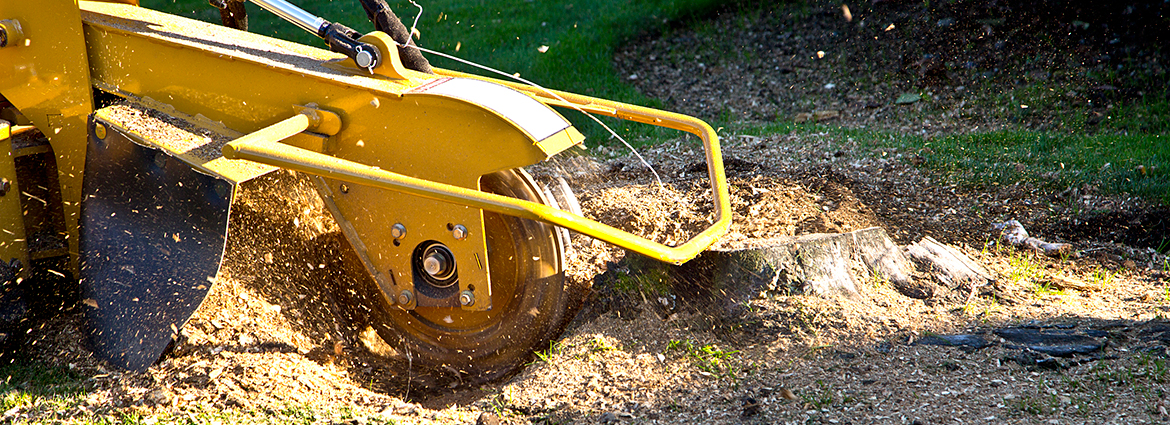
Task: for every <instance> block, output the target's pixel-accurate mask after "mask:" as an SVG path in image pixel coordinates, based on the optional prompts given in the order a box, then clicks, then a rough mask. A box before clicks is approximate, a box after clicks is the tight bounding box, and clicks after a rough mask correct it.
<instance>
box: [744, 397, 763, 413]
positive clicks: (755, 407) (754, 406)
mask: <svg viewBox="0 0 1170 425" xmlns="http://www.w3.org/2000/svg"><path fill="white" fill-rule="evenodd" d="M739 401H740V403H742V404H743V412H741V413H740V416H742V417H745V418H746V417H751V416H755V415H757V414H759V413H760V403H759V402H757V401H756V399H754V398H752V397H749V396H743V397H742V398H740V399H739Z"/></svg>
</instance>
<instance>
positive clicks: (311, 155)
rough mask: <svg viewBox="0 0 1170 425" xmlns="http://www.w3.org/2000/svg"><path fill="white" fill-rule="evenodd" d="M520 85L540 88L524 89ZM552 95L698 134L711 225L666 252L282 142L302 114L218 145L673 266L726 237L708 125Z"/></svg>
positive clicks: (727, 216) (591, 226) (527, 206)
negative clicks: (532, 224)
mask: <svg viewBox="0 0 1170 425" xmlns="http://www.w3.org/2000/svg"><path fill="white" fill-rule="evenodd" d="M452 74H453V73H452ZM518 88H523V89H524V90H538V89H535V88H529V87H526V86H519V87H518ZM556 93H557V95H558V96H560V98H562V99H565V100H566V101H569V102H574V103H573V104H572V105H569V104H565V103H564V102H563V101H562V102H559V103H560V104H561V105H563V106H568V107H574V108H575V109H577V108H580V109H586V108H588V109H589V110H590V112H592V113H598V114H605V115H609V116H613V117H617V118H622V119H626V120H630V121H637V122H644V123H649V124H654V125H660V126H663V127H669V128H675V129H679V130H683V131H688V132H690V133H692V134H695V135H696V136H699V138H700V139H702V140H703V147H704V150H705V151H706V156H707V170H708V174H709V176H710V181H711V190H712V193H713V194H714V196H713V198H714V200H715V215H716V220H715V223H714V224H712V225H711V226H710V227H708V228H707V229H706V230H704V231H702V232H700V233H699V234H697V235H695V236H694V237H693V238H691V239H690V240H689V241H687V242H686V243H684V244H682V245H679V246H677V247H669V246H666V245H662V244H659V243H657V242H654V241H651V240H648V239H645V238H643V237H640V236H638V235H634V234H632V233H629V232H626V231H623V230H619V229H616V228H614V227H611V226H609V225H606V224H603V223H599V222H597V221H594V220H590V219H588V218H585V217H581V216H579V215H576V214H572V213H569V212H566V211H562V210H559V209H556V208H552V207H549V206H546V205H542V204H538V203H535V202H529V201H523V200H519V199H515V198H509V197H506V196H500V195H495V194H491V193H485V192H480V191H476V190H470V189H467V188H463V187H459V186H454V185H449V184H443V183H438V182H433V181H429V180H425V179H420V178H415V177H410V176H406V175H402V174H398V173H394V172H391V171H386V170H382V169H380V168H378V167H371V166H368V165H363V164H360V163H356V162H353V161H347V160H344V159H340V158H336V157H333V156H329V155H324V154H320V153H317V152H313V151H310V150H306V149H301V148H297V147H294V146H289V145H286V144H283V143H280V141H281V140H283V139H284V138H285V137H289V136H292V135H293V134H296V133H298V132H300V131H304V130H307V129H309V128H310V123H311V120H309V119H306V118H305V117H304V116H303V114H298V115H297V116H294V117H292V118H289V119H287V120H284V121H281V122H279V123H277V124H274V125H273V126H272V127H271V128H269V129H264V130H260V131H258V132H256V133H253V134H252V135H249V136H245V137H241V138H240V139H237V140H235V141H233V142H231V143H228V144H226V145H224V147H223V155H224V157H225V158H228V159H247V160H250V161H255V162H259V163H263V164H268V165H272V166H276V167H282V168H287V169H291V170H297V171H301V172H305V173H310V174H314V175H319V176H323V177H327V178H331V179H336V180H341V181H347V182H350V183H355V184H361V185H366V186H372V187H378V188H382V189H388V190H393V191H397V192H403V193H406V194H410V195H415V196H419V197H423V198H429V199H435V200H439V201H444V202H450V203H454V204H459V205H467V206H471V207H475V208H479V209H482V210H486V211H494V212H498V213H502V214H508V215H512V216H516V217H521V218H527V219H531V220H538V221H542V222H546V223H550V224H554V225H557V226H561V227H564V228H567V229H569V230H573V231H575V232H579V233H582V234H585V235H588V236H591V237H594V238H597V239H600V240H602V241H605V242H609V243H611V244H614V245H617V246H619V247H622V248H625V249H628V250H631V251H634V252H637V253H639V254H642V255H645V256H648V257H651V258H654V259H657V260H660V261H664V262H668V263H673V264H682V263H684V262H686V261H688V260H690V259H692V258H694V257H695V256H697V255H699V253H700V252H702V251H703V250H704V249H706V248H707V247H709V246H711V244H713V243H715V241H717V240H718V239H719V237H721V236H722V235H723V234H725V233H727V229H728V228H729V226H730V225H731V203H730V197H729V195H728V189H727V179H726V178H725V177H724V170H723V158H722V155H721V153H720V151H719V137H718V135H717V134H716V133H715V130H713V129H712V128H711V126H709V125H707V124H706V123H704V122H702V121H701V120H698V119H696V118H692V117H688V116H685V115H680V114H673V113H669V112H663V111H657V110H653V109H649V108H643V107H639V106H634V105H628V104H623V103H619V102H612V101H605V100H602V99H597V98H591V97H587V96H580V95H573V94H570V93H564V92H556ZM549 103H552V102H549Z"/></svg>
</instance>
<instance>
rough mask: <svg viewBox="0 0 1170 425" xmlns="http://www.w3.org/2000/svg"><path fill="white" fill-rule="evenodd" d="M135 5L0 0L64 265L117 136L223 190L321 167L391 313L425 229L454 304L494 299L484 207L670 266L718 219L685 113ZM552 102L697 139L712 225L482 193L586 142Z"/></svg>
mask: <svg viewBox="0 0 1170 425" xmlns="http://www.w3.org/2000/svg"><path fill="white" fill-rule="evenodd" d="M135 4H136V1H121V2H89V1H80V2H75V1H73V0H37V1H28V0H0V27H2V28H3V29H4V30H5V33H6V34H8V36H9V37H8V43H7V45H6V46H5V47H0V64H2V65H3V66H2V67H0V94H3V96H4V98H6V99H7V100H8V101H9V102H11V103H12V104H13V105H14V106H15V107H16V108H17V109H19V110H20V112H21V113H23V115H24V116H25V117H27V119H28V120H29V121H31V123H32V124H33V125H35V126H36V128H38V129H40V130H41V132H43V133H44V135H45V136H46V137H47V138H48V139H49V141H50V143H51V145H52V151H53V155H54V156H55V160H56V169H57V170H58V178H59V184H60V194H61V195H60V196H61V201H62V204H63V206H64V207H63V213H64V229H65V232H66V233H67V235H66V237H65V239H66V240H67V241H68V247H69V254H70V258H71V264H72V268H73V270H72V271H73V272H74V273H77V272H78V270H79V269H78V258H79V249H80V248H79V244H78V240H79V239H80V237H79V233H78V229H79V216H80V211H81V205H82V203H83V202H85V201H84V200H83V199H82V185H83V184H82V182H83V177H84V175H85V169H84V168H85V164H86V158H85V157H86V151H87V145H89V144H91V143H94V141H95V140H96V141H99V142H100V141H101V140H104V138H105V137H106V133H107V132H112V131H117V132H118V134H121V135H123V136H124V137H126V138H128V139H129V140H132V141H133V142H134V143H135V144H138V145H141V146H144V147H147V148H149V149H151V150H152V151H158V152H164V153H166V154H167V155H169V156H171V157H174V158H178V159H179V160H181V161H182V162H184V163H186V164H187V165H188V166H190V167H191V168H193V169H195V170H197V171H198V172H199V173H201V174H205V175H209V176H212V177H215V178H218V179H220V180H222V181H225V182H229V183H231V184H232V185H237V184H239V183H241V182H244V181H247V180H249V179H252V178H254V177H256V176H259V175H262V174H263V173H265V172H267V171H269V170H272V169H276V168H286V169H292V170H297V171H302V172H306V173H309V174H312V175H315V176H317V177H316V181H317V185H318V189H319V193H320V194H321V196H322V198H323V199H324V200H325V201H326V205H327V206H328V207H329V209H330V210H331V211H332V212H333V214H334V217H335V218H336V219H337V220H338V223H339V224H340V226H341V228H342V229H343V232H344V233H345V236H346V239H347V240H348V241H349V242H350V243H351V245H352V246H353V248H354V251H355V252H356V253H357V254H358V257H359V258H360V259H361V261H362V262H363V264H364V265H365V266H366V268H367V270H368V271H369V272H370V274H371V275H372V276H373V277H374V279H375V281H376V282H377V285H378V286H379V287H380V288H381V290H382V292H383V294H384V295H386V297H387V300H386V301H387V302H389V303H390V304H394V305H397V306H399V307H401V308H404V309H412V308H415V307H416V306H418V305H420V303H427V302H431V301H433V300H427V299H426V298H425V297H423V298H420V295H419V294H418V293H417V292H416V291H415V288H414V284H415V282H414V281H415V278H416V276H414V275H412V271H411V270H412V266H411V261H412V258H415V257H417V255H415V254H414V253H413V252H412V250H414V249H415V247H416V246H418V244H419V243H420V242H423V241H435V242H438V243H441V244H444V245H446V246H449V247H451V248H452V251H453V252H454V255H455V256H456V257H457V258H455V263H457V264H459V265H460V267H459V272H458V273H459V279H458V282H459V284H458V287H459V290H460V292H461V293H467V294H469V295H470V298H471V299H472V300H474V301H473V302H463V303H461V305H460V304H455V305H450V307H454V308H456V309H462V310H466V311H486V310H490V309H491V308H492V293H491V288H492V284H491V282H490V278H489V270H488V267H487V264H488V263H487V256H488V252H487V251H488V246H487V242H486V241H485V237H484V235H485V232H484V213H483V211H493V212H498V213H503V214H507V215H511V216H517V217H521V218H527V219H532V220H537V221H542V222H546V223H551V224H554V225H557V226H561V227H565V228H568V229H570V230H574V231H577V232H580V233H583V234H587V235H590V236H593V237H595V238H598V239H601V240H604V241H607V242H610V243H614V244H616V245H619V246H622V247H625V248H628V249H631V250H633V251H636V252H639V253H642V254H644V255H647V256H650V257H652V258H657V259H660V260H663V261H667V262H673V263H681V262H683V261H686V260H688V259H690V258H692V257H694V256H695V255H697V254H698V253H699V252H700V251H702V250H703V249H705V248H706V247H707V246H709V245H710V244H711V243H713V242H714V241H715V240H716V239H717V238H718V237H719V236H721V235H722V234H723V233H725V232H726V230H727V228H728V226H729V224H730V207H729V201H728V196H727V186H726V182H725V181H724V177H723V165H722V159H721V157H720V154H719V145H718V138H717V137H716V135H715V132H714V131H713V130H712V129H711V128H710V127H709V126H707V125H706V124H705V123H703V122H701V121H699V120H697V119H694V118H690V117H686V116H682V115H677V114H671V113H667V112H661V111H655V110H650V109H646V108H640V107H636V106H632V105H625V104H621V103H617V102H609V101H604V100H600V99H594V98H589V97H585V96H579V95H573V94H569V93H562V92H550V91H545V90H539V89H535V88H532V87H528V86H523V85H517V84H510V83H505V82H501V81H496V80H491V79H487V78H483V77H477V76H472V75H465V74H460V73H456V72H451V71H445V70H436V72H437V75H432V74H424V73H420V72H416V71H412V70H409V69H405V68H403V67H402V65H401V64H400V63H398V61H397V58H396V53H395V52H396V50H395V49H394V48H393V45H392V43H393V41H391V40H389V38H388V37H387V36H385V35H384V34H381V33H376V32H375V33H372V34H370V35H367V36H366V37H364V38H363V39H362V40H364V41H367V42H370V43H371V44H373V45H376V46H380V47H382V48H383V49H385V50H386V51H387V52H389V53H390V54H389V55H388V56H389V57H390V59H389V60H387V61H385V63H383V65H382V66H380V67H379V68H377V69H374V70H373V72H372V73H371V72H369V71H367V70H365V69H360V68H357V67H356V66H354V65H353V64H352V62H351V61H349V60H348V59H346V58H345V57H344V56H342V55H339V54H337V53H332V52H329V51H325V50H321V49H317V48H313V47H308V46H304V45H299V44H295V43H290V42H285V41H281V40H276V39H272V38H268V37H263V36H259V35H255V34H250V33H246V32H241V31H236V30H233V29H230V28H225V27H222V26H217V25H211V24H207V23H203V22H198V21H193V20H190V19H185V18H181V17H175V16H172V15H167V14H164V13H159V12H155V11H152V10H149V9H145V8H141V7H138V6H136V5H135ZM94 93H104V94H105V95H113V96H115V97H118V98H123V99H127V100H129V101H131V102H134V103H135V104H136V105H144V107H145V108H147V109H150V110H158V111H163V112H164V113H165V114H167V115H171V116H178V117H183V119H184V120H188V121H189V122H193V123H196V124H195V126H196V127H200V128H205V129H211V130H214V132H216V134H219V135H220V136H219V137H218V139H217V140H213V138H206V139H205V140H202V141H200V140H197V139H198V138H191V137H187V138H186V139H184V140H183V141H182V142H178V143H177V142H173V141H167V140H160V139H158V138H154V137H152V136H151V135H150V134H146V133H144V132H141V131H136V130H135V129H134V128H131V127H132V125H129V124H126V123H125V122H123V121H119V118H118V117H116V116H115V115H114V114H111V113H106V112H102V111H98V113H96V114H95V113H94V112H95V106H94V104H93V100H92V99H93V98H94ZM550 106H558V107H563V108H572V109H577V110H583V111H586V112H590V113H595V114H601V115H608V116H614V117H618V118H622V119H627V120H633V121H638V122H644V123H649V124H653V125H659V126H665V127H670V128H675V129H679V130H684V131H688V132H691V133H694V134H696V135H697V136H699V137H700V138H701V139H702V140H703V142H704V144H705V147H706V150H707V159H708V167H709V172H710V175H711V189H712V192H713V195H714V196H713V198H714V199H715V202H716V205H715V211H716V217H715V222H714V224H713V225H712V226H711V227H710V228H709V229H707V230H706V231H704V232H702V233H700V234H699V235H698V236H696V237H695V238H694V239H692V240H691V241H688V242H687V243H685V244H683V245H680V246H678V247H667V246H663V245H660V244H657V243H654V242H652V241H649V240H646V239H643V238H641V237H638V236H636V235H631V234H629V233H626V232H623V231H620V230H617V229H614V228H613V227H610V226H608V225H604V224H601V223H597V222H595V221H592V220H589V219H586V218H584V217H581V216H577V215H574V214H571V213H568V212H565V211H561V210H558V209H555V208H551V207H548V206H546V205H543V204H540V203H536V202H531V201H524V200H519V199H514V198H510V197H506V196H500V195H493V194H490V193H485V192H482V191H480V186H479V184H480V178H481V176H485V175H488V174H491V173H494V172H498V171H502V170H510V169H515V168H521V167H525V166H528V165H532V164H535V163H538V162H540V161H543V160H545V159H547V158H548V157H550V156H552V155H555V154H557V153H558V152H561V151H563V150H564V149H567V148H569V147H571V146H573V145H575V144H577V143H580V142H582V140H583V138H584V137H583V136H582V135H581V134H580V133H579V132H577V130H576V129H574V128H573V127H572V126H571V125H570V123H569V122H568V121H567V120H565V119H564V118H563V117H561V116H560V115H559V114H558V113H556V112H555V111H554V110H553V109H552V108H550ZM91 116H92V119H91V118H90V117H91ZM90 119H91V123H90V124H87V120H90ZM9 128H10V126H8V125H4V124H3V123H0V155H4V154H7V153H8V152H9V151H10V150H11V148H10V147H9V145H10V142H9V140H10V139H9V138H8V137H4V136H7V135H8V133H9ZM95 133H96V134H97V135H96V136H95V135H94V134H95ZM192 134H195V133H192ZM224 137H229V138H231V139H234V140H231V141H225V140H223V138H224ZM90 148H92V146H90ZM5 164H6V163H5V162H3V161H0V178H7V179H9V180H11V181H13V184H14V185H15V178H13V177H10V175H12V172H11V171H10V170H9V168H7V165H5ZM212 186H214V185H212ZM209 187H211V186H209ZM7 201H8V200H7V199H6V198H4V197H2V196H0V226H6V227H5V229H12V230H13V231H8V230H5V231H4V232H3V233H2V234H0V255H3V256H4V257H3V258H0V260H3V261H9V260H10V259H14V258H15V259H21V258H24V259H25V260H24V261H27V257H28V255H27V253H23V254H22V252H23V251H26V250H27V248H26V247H24V246H23V245H22V243H24V239H25V235H24V233H23V229H19V228H20V227H21V226H20V222H21V220H20V218H19V217H16V218H14V217H13V214H14V213H16V214H18V213H19V211H20V209H19V206H17V207H15V209H14V208H13V207H10V206H9V203H6V202H7ZM9 222H11V223H9ZM175 237H176V239H178V234H177V233H176V236H175ZM22 255H23V256H22ZM217 261H218V259H217ZM398 294H405V295H404V296H402V297H398V296H397V295H398ZM430 305H435V304H430ZM182 320H185V319H182ZM173 325H177V326H181V325H182V323H181V321H180V322H179V323H174V324H173Z"/></svg>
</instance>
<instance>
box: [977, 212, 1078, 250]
mask: <svg viewBox="0 0 1170 425" xmlns="http://www.w3.org/2000/svg"><path fill="white" fill-rule="evenodd" d="M994 227H995V229H996V230H999V237H1000V238H1001V239H1003V240H1004V241H1007V243H1010V244H1012V245H1015V246H1016V247H1021V248H1031V249H1034V250H1036V251H1040V252H1043V253H1044V254H1045V255H1048V256H1051V257H1059V256H1062V255H1068V254H1069V253H1071V252H1072V245H1070V244H1066V243H1053V242H1045V241H1042V240H1040V239H1036V238H1034V237H1031V236H1028V231H1027V230H1026V229H1024V225H1023V224H1020V222H1019V221H1016V220H1008V221H1005V222H1003V223H999V224H996V225H994Z"/></svg>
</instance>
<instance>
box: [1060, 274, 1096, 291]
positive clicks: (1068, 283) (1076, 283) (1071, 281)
mask: <svg viewBox="0 0 1170 425" xmlns="http://www.w3.org/2000/svg"><path fill="white" fill-rule="evenodd" d="M1048 282H1049V283H1051V284H1052V285H1053V286H1056V287H1058V288H1060V289H1075V290H1078V291H1082V292H1095V291H1100V290H1102V289H1104V288H1102V287H1101V286H1100V285H1093V284H1091V283H1088V282H1085V281H1083V280H1080V279H1076V278H1071V277H1065V276H1060V275H1054V276H1050V277H1048Z"/></svg>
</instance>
